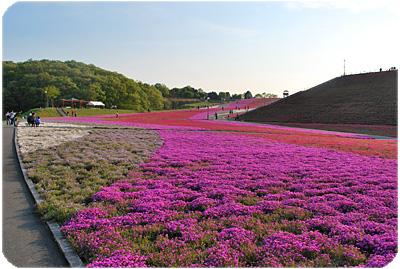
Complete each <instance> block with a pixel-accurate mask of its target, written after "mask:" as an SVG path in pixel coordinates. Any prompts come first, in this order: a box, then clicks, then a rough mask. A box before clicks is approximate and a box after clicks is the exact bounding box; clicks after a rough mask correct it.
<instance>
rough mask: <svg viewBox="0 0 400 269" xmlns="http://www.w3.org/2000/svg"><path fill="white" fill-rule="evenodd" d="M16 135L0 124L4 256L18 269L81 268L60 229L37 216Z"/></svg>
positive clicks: (33, 191)
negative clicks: (0, 127) (1, 136)
mask: <svg viewBox="0 0 400 269" xmlns="http://www.w3.org/2000/svg"><path fill="white" fill-rule="evenodd" d="M15 131H16V129H15ZM15 131H14V127H13V126H7V125H4V123H3V201H2V202H3V226H2V227H3V242H2V243H3V245H2V248H3V249H2V251H3V255H4V256H5V258H6V259H7V260H8V262H10V263H11V264H12V265H14V266H17V267H68V266H71V267H83V263H82V262H81V260H80V259H79V257H78V256H77V255H76V253H75V252H73V251H72V249H71V247H70V246H69V243H68V242H67V241H66V239H65V238H64V237H63V236H61V234H60V232H59V225H58V224H56V223H46V224H47V227H46V225H44V223H43V222H42V220H41V217H40V216H39V215H38V214H37V212H36V209H35V204H37V203H40V201H41V198H40V196H39V195H38V192H37V190H36V189H35V187H34V185H33V183H32V181H31V180H30V179H28V178H27V177H26V170H25V169H24V167H23V163H22V160H21V158H20V155H19V148H18V146H17V141H16V138H15ZM21 172H22V173H21ZM57 244H58V245H57ZM60 249H61V250H62V252H61V251H60ZM74 256H76V257H75V258H74ZM76 258H77V259H76Z"/></svg>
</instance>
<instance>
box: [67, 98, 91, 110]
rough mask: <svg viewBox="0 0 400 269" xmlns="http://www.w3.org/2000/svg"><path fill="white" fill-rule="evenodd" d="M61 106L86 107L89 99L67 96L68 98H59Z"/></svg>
mask: <svg viewBox="0 0 400 269" xmlns="http://www.w3.org/2000/svg"><path fill="white" fill-rule="evenodd" d="M61 101H62V107H70V108H82V107H84V108H85V107H86V105H87V104H88V103H89V101H84V100H79V99H76V98H69V99H61Z"/></svg>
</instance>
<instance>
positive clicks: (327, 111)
mask: <svg viewBox="0 0 400 269" xmlns="http://www.w3.org/2000/svg"><path fill="white" fill-rule="evenodd" d="M397 83H398V70H395V71H386V72H377V73H366V74H357V75H347V76H341V77H337V78H334V79H332V80H329V81H327V82H324V83H322V84H320V85H317V86H315V87H313V88H311V89H309V90H306V91H303V92H299V93H296V94H293V95H291V96H289V97H287V98H285V99H282V100H280V101H277V102H275V103H272V104H270V105H267V106H263V107H260V108H259V109H256V110H253V111H251V112H249V113H247V114H245V115H243V116H241V117H240V118H241V119H242V120H244V121H251V122H262V123H275V124H285V125H291V124H292V125H296V124H351V125H386V126H397V88H398V86H397Z"/></svg>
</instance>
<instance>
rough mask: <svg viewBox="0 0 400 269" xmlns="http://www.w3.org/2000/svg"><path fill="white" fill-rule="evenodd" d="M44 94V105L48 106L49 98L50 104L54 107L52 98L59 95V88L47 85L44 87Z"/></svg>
mask: <svg viewBox="0 0 400 269" xmlns="http://www.w3.org/2000/svg"><path fill="white" fill-rule="evenodd" d="M44 94H45V96H46V107H48V106H49V103H48V101H49V100H50V103H51V106H52V107H54V100H55V99H57V97H58V96H59V95H60V90H59V89H57V88H56V86H48V87H45V88H44Z"/></svg>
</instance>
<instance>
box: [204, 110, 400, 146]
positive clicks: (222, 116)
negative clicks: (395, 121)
mask: <svg viewBox="0 0 400 269" xmlns="http://www.w3.org/2000/svg"><path fill="white" fill-rule="evenodd" d="M253 109H254V108H250V109H249V110H244V109H243V110H237V111H236V110H235V111H234V113H233V114H234V115H236V114H241V113H244V112H246V111H251V110H253ZM228 115H229V110H228V111H227V110H223V111H219V112H218V118H217V119H215V116H214V115H210V120H212V121H223V122H237V123H240V122H242V123H246V124H254V125H265V126H278V127H285V128H293V129H294V130H305V131H307V130H309V131H324V132H329V133H332V134H334V133H340V134H349V135H363V136H368V137H370V138H372V139H376V140H392V141H397V137H390V136H381V135H370V134H359V133H348V132H339V131H328V130H319V129H310V128H301V127H291V126H290V127H289V126H283V125H275V124H274V125H272V124H267V123H259V122H249V121H246V122H243V121H235V120H234V119H227V118H225V117H227V116H228ZM241 133H243V131H241Z"/></svg>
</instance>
